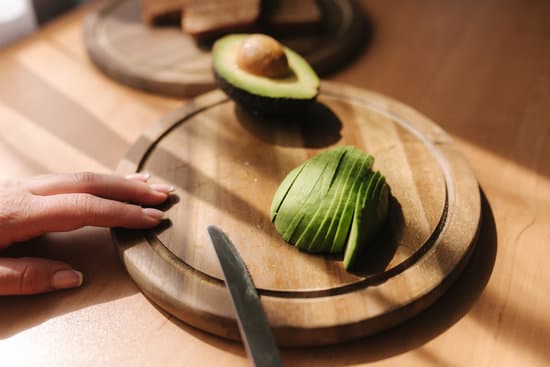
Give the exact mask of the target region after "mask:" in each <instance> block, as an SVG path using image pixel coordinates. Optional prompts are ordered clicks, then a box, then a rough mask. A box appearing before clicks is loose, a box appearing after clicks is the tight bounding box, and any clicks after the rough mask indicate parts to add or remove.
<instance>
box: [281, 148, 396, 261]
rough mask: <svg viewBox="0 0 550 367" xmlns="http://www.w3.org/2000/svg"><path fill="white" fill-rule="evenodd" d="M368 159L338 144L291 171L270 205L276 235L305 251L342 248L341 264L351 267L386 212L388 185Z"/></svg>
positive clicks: (316, 251)
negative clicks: (342, 258)
mask: <svg viewBox="0 0 550 367" xmlns="http://www.w3.org/2000/svg"><path fill="white" fill-rule="evenodd" d="M373 162H374V157H372V156H371V155H368V154H365V153H363V152H361V151H359V150H357V149H355V148H353V147H338V148H333V149H331V150H328V151H324V152H322V153H320V154H318V155H316V156H314V157H312V158H311V159H309V160H308V161H306V162H304V163H303V164H302V165H300V166H298V167H297V168H295V169H294V170H292V171H291V172H290V173H289V174H288V175H287V177H286V178H285V179H284V180H283V182H282V183H281V186H280V187H279V189H278V190H277V192H276V194H275V198H274V200H273V204H272V219H273V222H274V224H275V227H276V229H277V231H278V232H279V234H280V235H281V237H282V238H283V239H284V240H285V241H286V242H289V243H290V244H294V245H295V246H296V247H297V248H298V249H300V250H303V251H307V252H311V253H342V252H344V267H345V268H346V269H347V270H350V269H352V268H353V265H354V264H355V262H356V261H357V258H358V257H359V254H360V253H362V251H363V250H364V249H366V248H367V247H368V246H369V242H370V241H371V238H372V237H373V236H374V234H375V233H376V232H377V231H378V230H379V229H380V227H381V225H382V224H383V221H384V219H385V217H386V214H387V210H388V196H389V188H388V186H387V185H386V183H385V178H384V176H382V175H381V174H380V172H373V171H372V169H371V168H372V165H373ZM277 206H278V209H274V208H276V207H277Z"/></svg>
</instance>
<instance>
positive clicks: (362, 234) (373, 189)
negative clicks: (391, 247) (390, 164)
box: [344, 171, 388, 270]
mask: <svg viewBox="0 0 550 367" xmlns="http://www.w3.org/2000/svg"><path fill="white" fill-rule="evenodd" d="M364 185H365V184H364ZM366 186H367V188H366V190H365V189H364V188H362V189H361V190H360V195H359V196H358V197H357V203H356V206H355V211H354V215H353V221H352V226H351V230H350V234H349V237H348V241H347V247H346V252H345V254H344V268H345V269H346V270H351V269H353V267H354V265H355V262H356V260H357V258H358V255H359V254H360V253H362V252H363V251H364V250H365V249H366V248H367V247H368V245H369V243H370V240H371V239H372V237H373V236H374V234H376V232H377V231H378V230H379V229H380V227H381V226H382V224H383V223H384V220H385V218H386V214H387V208H388V188H387V185H386V180H385V177H384V176H382V175H381V174H380V172H378V171H377V172H375V173H374V174H373V175H372V176H371V178H370V179H369V182H368V184H367V185H366Z"/></svg>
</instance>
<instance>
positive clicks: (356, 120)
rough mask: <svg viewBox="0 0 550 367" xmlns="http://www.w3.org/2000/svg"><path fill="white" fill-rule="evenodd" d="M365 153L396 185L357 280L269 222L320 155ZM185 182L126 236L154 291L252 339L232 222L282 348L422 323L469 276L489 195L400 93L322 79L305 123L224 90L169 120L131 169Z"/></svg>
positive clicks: (177, 311)
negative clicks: (286, 189)
mask: <svg viewBox="0 0 550 367" xmlns="http://www.w3.org/2000/svg"><path fill="white" fill-rule="evenodd" d="M337 145H353V146H355V147H358V148H360V149H362V150H364V151H366V152H369V153H371V154H373V155H374V156H375V158H376V161H375V164H374V168H375V169H379V170H380V171H381V172H382V173H383V174H384V175H385V176H386V179H387V182H388V184H389V186H390V187H391V193H392V198H391V201H390V207H389V218H388V220H387V222H386V224H385V226H384V227H383V230H382V231H381V233H380V234H379V236H378V237H377V238H376V242H377V244H376V247H374V250H372V251H371V252H369V253H367V254H365V256H364V257H363V258H362V259H361V264H362V265H361V271H360V272H359V273H356V274H351V273H348V272H346V271H345V270H344V268H343V266H342V259H341V258H338V257H330V256H319V255H311V254H307V253H304V252H300V251H299V250H297V249H296V248H294V247H293V246H290V245H288V244H287V243H285V242H284V241H282V240H281V239H280V237H279V236H278V235H277V233H276V232H275V229H274V226H273V224H272V223H271V221H270V218H269V210H270V205H271V200H272V198H273V194H274V192H275V190H276V189H277V187H278V185H279V183H280V182H281V180H282V179H283V178H284V177H285V176H286V174H287V173H288V172H289V171H290V170H291V169H292V168H293V167H295V166H297V165H298V164H300V163H302V162H303V161H304V160H306V159H307V158H309V157H311V156H313V155H315V154H317V153H319V152H320V151H323V150H325V149H328V148H330V147H334V146H337ZM118 170H119V172H120V173H122V174H128V173H131V172H138V171H147V172H150V173H151V174H152V175H153V180H156V181H162V182H165V183H169V184H172V185H174V186H175V188H176V191H175V193H176V194H175V195H174V197H173V198H172V200H171V201H170V203H168V204H167V205H166V206H165V207H164V209H165V210H166V212H167V215H168V217H169V220H168V221H167V222H166V223H164V225H161V226H160V227H159V228H156V229H154V230H150V231H135V230H122V229H116V230H113V236H114V239H115V242H116V245H117V248H118V250H119V252H120V255H121V257H122V259H123V262H124V264H125V266H126V268H127V270H128V272H129V274H130V275H131V277H132V278H133V279H134V280H135V282H136V283H137V284H138V286H139V287H140V288H141V289H142V290H143V292H144V293H145V294H146V295H147V296H148V297H149V298H150V299H152V300H153V301H154V302H155V303H157V304H158V305H160V306H161V307H162V308H163V309H165V310H166V311H168V312H169V313H171V314H173V315H175V316H176V317H178V318H179V319H181V320H183V321H185V322H187V323H189V324H191V325H193V326H196V327H198V328H201V329H203V330H206V331H208V332H211V333H214V334H218V335H221V336H223V337H227V338H232V339H238V338H239V331H238V328H237V324H236V321H235V315H234V311H233V307H232V304H231V300H230V298H229V294H228V292H227V290H226V288H225V286H224V283H223V275H222V273H221V269H220V266H219V264H218V261H217V258H216V255H215V252H214V250H213V247H212V245H211V243H210V239H209V237H208V234H207V230H206V228H207V226H208V225H209V224H214V225H216V226H219V227H221V228H222V229H223V230H224V231H225V232H226V233H227V235H228V236H229V238H231V240H232V241H233V243H234V244H235V246H236V247H237V249H238V250H239V252H240V254H241V256H242V258H243V260H244V262H245V263H246V264H247V267H248V269H249V271H250V274H251V276H252V278H253V280H254V282H255V285H256V287H257V288H258V292H259V294H260V295H261V301H262V304H263V306H264V308H265V310H266V314H267V317H268V319H269V323H270V325H271V326H272V328H273V331H274V334H275V337H276V338H277V341H278V343H279V344H280V345H286V346H305V345H322V344H331V343H339V342H343V341H346V340H351V339H354V338H358V337H361V336H365V335H368V334H371V333H374V332H377V331H380V330H382V329H385V328H389V327H391V326H393V325H395V324H397V323H399V322H401V321H403V320H405V319H408V318H410V317H412V316H413V315H415V314H417V313H418V312H420V311H421V310H423V309H424V308H426V307H427V306H428V305H430V304H431V303H432V302H433V301H434V300H435V299H437V297H439V296H440V295H441V294H442V293H443V292H444V290H445V289H446V288H447V287H448V286H449V285H450V283H451V282H452V281H453V280H454V279H455V278H456V277H457V275H458V273H459V272H460V271H461V270H462V268H463V267H464V265H465V263H466V261H467V259H468V257H469V254H470V253H471V250H472V248H473V246H474V244H475V239H476V235H477V231H478V226H479V222H480V215H481V208H480V194H479V188H478V184H477V181H476V179H475V177H474V175H473V173H472V171H471V169H470V167H469V165H468V163H467V162H466V160H465V159H464V158H463V156H462V155H461V154H460V152H459V151H458V150H457V149H456V148H455V146H454V145H453V143H452V141H451V139H450V138H449V136H448V135H447V134H446V133H445V132H444V131H443V130H442V129H441V128H439V127H438V126H437V125H436V124H435V123H433V122H432V121H430V120H429V119H427V118H426V117H424V116H422V115H421V114H419V113H418V112H415V111H414V110H412V109H411V108H409V107H407V106H404V105H402V104H401V103H398V102H396V101H393V100H391V99H389V98H386V97H383V96H380V95H377V94H374V93H372V92H368V91H365V90H361V89H356V88H352V87H347V86H343V85H338V84H332V83H327V82H323V84H322V88H321V93H320V96H319V98H318V103H316V104H314V105H313V106H312V107H311V109H310V110H309V111H308V112H307V113H306V114H305V115H304V116H301V117H299V118H296V119H286V120H262V119H259V118H256V117H253V116H251V115H249V114H247V113H246V112H244V111H243V110H241V109H240V108H239V107H237V106H236V105H235V104H234V103H233V102H232V101H231V100H228V99H227V98H226V96H225V95H224V94H223V93H222V92H220V91H214V92H210V93H208V94H205V95H203V96H201V97H199V98H197V99H195V100H193V101H191V102H189V103H187V104H185V105H183V106H182V107H181V108H179V109H177V110H175V111H173V112H171V113H170V114H168V115H166V116H164V118H163V119H162V120H161V122H160V123H159V124H158V125H157V126H156V127H155V128H153V129H152V130H150V131H148V132H147V133H145V134H144V135H143V136H142V137H141V138H140V139H139V140H138V141H137V142H136V144H135V145H134V146H133V147H132V149H131V150H130V152H129V153H128V154H127V155H126V157H125V158H124V159H123V160H122V161H121V163H120V165H119V169H118Z"/></svg>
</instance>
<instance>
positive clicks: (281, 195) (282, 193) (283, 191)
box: [270, 164, 304, 221]
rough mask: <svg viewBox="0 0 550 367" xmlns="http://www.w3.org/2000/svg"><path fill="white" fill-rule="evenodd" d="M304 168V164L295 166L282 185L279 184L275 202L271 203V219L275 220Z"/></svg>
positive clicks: (274, 198)
mask: <svg viewBox="0 0 550 367" xmlns="http://www.w3.org/2000/svg"><path fill="white" fill-rule="evenodd" d="M302 169H304V165H303V164H301V165H299V166H298V167H296V168H294V169H293V170H292V171H290V172H289V173H288V174H287V176H286V177H285V178H284V180H283V182H281V185H279V188H278V189H277V191H276V192H275V196H274V197H273V202H272V204H271V210H270V214H271V221H274V220H275V217H276V216H277V212H278V211H279V207H280V206H281V203H282V202H283V200H284V199H285V197H286V195H287V193H288V191H289V190H290V188H291V187H292V185H293V184H294V181H296V178H297V177H298V175H299V174H300V173H301V172H302Z"/></svg>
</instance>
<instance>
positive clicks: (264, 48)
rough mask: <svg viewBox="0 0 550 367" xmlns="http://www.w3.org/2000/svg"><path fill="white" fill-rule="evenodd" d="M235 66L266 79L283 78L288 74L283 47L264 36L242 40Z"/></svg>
mask: <svg viewBox="0 0 550 367" xmlns="http://www.w3.org/2000/svg"><path fill="white" fill-rule="evenodd" d="M237 65H239V67H240V68H241V69H243V70H245V71H248V72H250V73H252V74H256V75H259V76H264V77H268V78H284V77H286V76H288V74H289V73H290V68H289V66H288V59H287V57H286V54H285V51H284V48H283V46H282V45H281V44H280V43H279V42H278V41H276V40H275V39H273V38H272V37H269V36H266V35H264V34H252V35H250V36H248V37H247V38H245V39H244V41H243V42H242V43H241V46H240V47H239V50H238V51H237Z"/></svg>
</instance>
